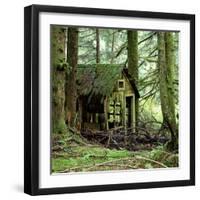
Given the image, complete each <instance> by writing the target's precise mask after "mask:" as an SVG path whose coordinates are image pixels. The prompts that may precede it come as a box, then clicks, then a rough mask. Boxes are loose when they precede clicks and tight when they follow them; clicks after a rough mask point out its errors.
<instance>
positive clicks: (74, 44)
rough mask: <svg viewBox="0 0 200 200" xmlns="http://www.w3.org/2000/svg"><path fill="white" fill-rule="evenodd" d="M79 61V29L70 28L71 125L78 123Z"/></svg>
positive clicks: (68, 106) (68, 93) (68, 85)
mask: <svg viewBox="0 0 200 200" xmlns="http://www.w3.org/2000/svg"><path fill="white" fill-rule="evenodd" d="M77 61H78V29H77V28H73V27H70V28H68V40H67V62H68V70H67V73H66V121H67V123H68V125H69V126H71V127H74V126H75V123H76V119H77V117H76V102H77V89H76V71H77V69H76V68H77Z"/></svg>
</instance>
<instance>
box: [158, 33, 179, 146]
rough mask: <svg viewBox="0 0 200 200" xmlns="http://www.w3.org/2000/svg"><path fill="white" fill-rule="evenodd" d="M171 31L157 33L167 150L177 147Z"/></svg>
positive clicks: (173, 57)
mask: <svg viewBox="0 0 200 200" xmlns="http://www.w3.org/2000/svg"><path fill="white" fill-rule="evenodd" d="M172 34H173V33H170V32H168V33H164V32H159V33H158V67H159V74H160V100H161V109H162V114H163V124H164V125H165V126H167V127H168V128H169V130H170V133H171V140H170V141H169V142H168V144H167V148H168V150H177V149H178V128H177V124H176V117H175V103H174V94H173V92H174V86H173V69H174V65H175V55H174V42H173V35H172Z"/></svg>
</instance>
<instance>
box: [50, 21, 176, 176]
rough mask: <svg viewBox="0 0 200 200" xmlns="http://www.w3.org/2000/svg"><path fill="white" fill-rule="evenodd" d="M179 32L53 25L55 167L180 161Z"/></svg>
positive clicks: (115, 167) (75, 168) (76, 168)
mask: <svg viewBox="0 0 200 200" xmlns="http://www.w3.org/2000/svg"><path fill="white" fill-rule="evenodd" d="M178 37H179V33H178V32H156V31H140V30H123V29H102V28H79V27H67V26H56V25H52V26H51V82H52V88H51V96H52V98H51V110H52V119H51V122H52V130H51V131H52V133H51V138H52V140H51V141H52V145H51V147H52V151H51V158H52V162H51V163H52V166H51V169H52V172H54V173H56V172H63V173H66V172H79V171H101V170H127V169H141V168H142V169H149V168H168V167H178V122H179V119H178V118H179V114H178V112H179V110H178V108H179V102H178V87H179V84H178V82H179V80H178V45H179V44H178Z"/></svg>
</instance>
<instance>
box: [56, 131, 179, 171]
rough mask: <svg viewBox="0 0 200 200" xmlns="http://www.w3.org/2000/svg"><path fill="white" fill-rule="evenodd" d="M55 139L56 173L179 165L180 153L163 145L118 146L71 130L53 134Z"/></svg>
mask: <svg viewBox="0 0 200 200" xmlns="http://www.w3.org/2000/svg"><path fill="white" fill-rule="evenodd" d="M53 141H54V143H53V150H52V172H53V173H67V172H87V171H108V170H128V169H151V168H168V167H178V154H175V153H171V152H167V151H165V149H164V146H157V147H154V148H153V149H150V150H139V151H128V150H126V149H120V150H116V149H109V148H106V147H104V146H103V145H99V144H95V143H89V142H88V141H87V140H86V139H84V138H82V137H80V135H78V134H71V133H70V134H67V135H66V136H65V137H61V136H60V135H59V134H57V135H54V137H53ZM55 141H56V142H55Z"/></svg>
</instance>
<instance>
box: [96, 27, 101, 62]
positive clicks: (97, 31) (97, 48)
mask: <svg viewBox="0 0 200 200" xmlns="http://www.w3.org/2000/svg"><path fill="white" fill-rule="evenodd" d="M96 63H100V40H99V29H98V28H97V29H96Z"/></svg>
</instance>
